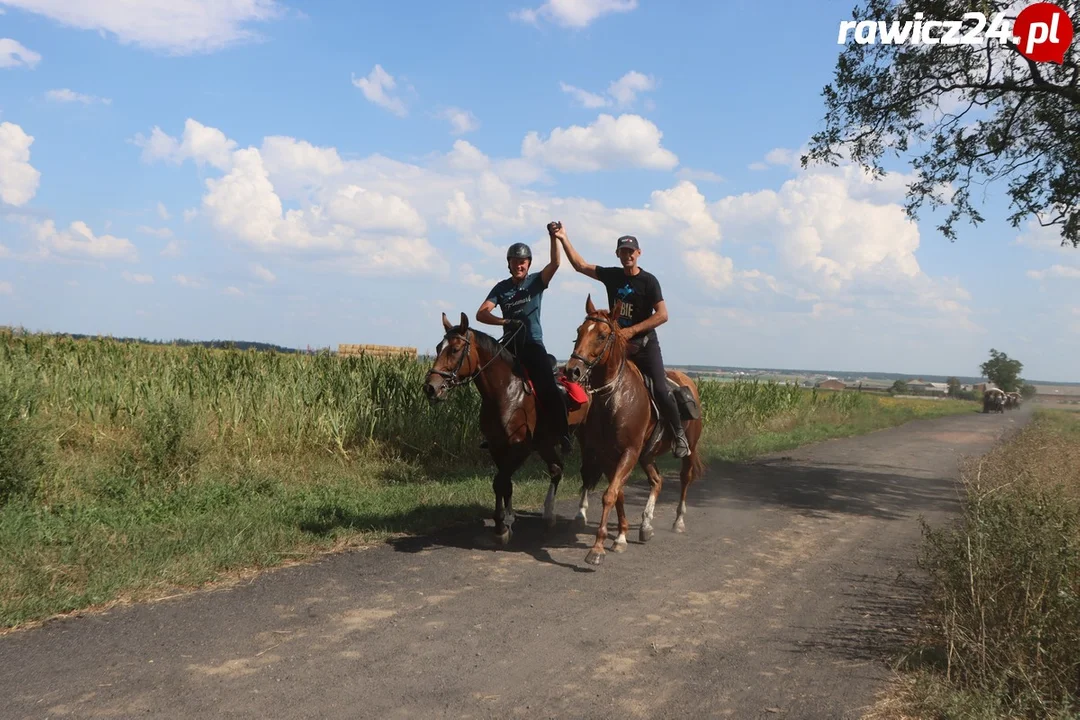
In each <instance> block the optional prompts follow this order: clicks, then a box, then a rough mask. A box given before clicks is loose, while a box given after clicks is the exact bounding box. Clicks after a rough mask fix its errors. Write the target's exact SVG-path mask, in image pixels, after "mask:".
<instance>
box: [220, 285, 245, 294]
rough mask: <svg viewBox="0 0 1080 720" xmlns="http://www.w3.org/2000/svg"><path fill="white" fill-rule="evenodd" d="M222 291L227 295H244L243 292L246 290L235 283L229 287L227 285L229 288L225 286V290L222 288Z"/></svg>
mask: <svg viewBox="0 0 1080 720" xmlns="http://www.w3.org/2000/svg"><path fill="white" fill-rule="evenodd" d="M222 293H224V294H225V295H234V296H240V295H243V294H244V291H243V290H241V289H240V288H238V287H235V286H233V285H230V286H229V287H227V288H225V289H224V290H222Z"/></svg>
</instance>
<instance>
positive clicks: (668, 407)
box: [657, 391, 690, 458]
mask: <svg viewBox="0 0 1080 720" xmlns="http://www.w3.org/2000/svg"><path fill="white" fill-rule="evenodd" d="M664 400H665V401H666V402H663V403H662V404H661V403H657V404H658V405H660V410H661V413H662V414H663V415H664V416H665V417H664V419H665V420H667V423H668V428H669V429H670V430H671V437H672V440H671V454H672V455H674V456H675V457H677V458H684V457H686V456H687V455H689V454H690V441H689V440H688V439H687V438H686V431H685V430H683V426H682V418H681V417H679V406H678V404H676V402H675V396H674V394H672V393H671V392H670V391H669V392H668V393H667V397H666V398H664Z"/></svg>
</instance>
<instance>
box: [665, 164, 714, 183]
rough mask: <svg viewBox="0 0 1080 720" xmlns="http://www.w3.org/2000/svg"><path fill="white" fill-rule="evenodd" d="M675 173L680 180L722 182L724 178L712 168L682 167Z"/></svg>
mask: <svg viewBox="0 0 1080 720" xmlns="http://www.w3.org/2000/svg"><path fill="white" fill-rule="evenodd" d="M675 175H676V176H677V177H678V178H679V179H680V180H689V181H690V182H710V183H722V182H724V178H723V177H721V176H720V175H717V174H716V173H714V172H713V171H712V170H691V169H690V168H685V167H684V168H681V169H680V170H679V171H678V172H677V173H675Z"/></svg>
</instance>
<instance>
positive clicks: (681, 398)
mask: <svg viewBox="0 0 1080 720" xmlns="http://www.w3.org/2000/svg"><path fill="white" fill-rule="evenodd" d="M641 379H642V380H644V381H645V389H646V390H648V391H649V405H650V413H651V415H652V417H653V419H654V420H656V425H655V426H654V427H653V431H652V435H650V436H649V440H648V442H646V443H645V453H651V452H652V451H653V448H655V447H656V446H657V445H658V444H659V442H660V440H661V439H662V438H663V437H664V433H665V432H668V428H667V423H665V422H661V416H660V408H659V407H658V406H657V405H656V391H655V388H654V386H653V381H652V378H651V377H649V376H648V375H646V374H645V373H641ZM664 379H665V380H667V388H666V389H667V391H668V392H671V393H672V394H674V396H675V407H677V408H679V419H681V420H683V421H686V420H697V419H698V418H700V417H701V408H699V407H698V404H697V400H696V399H695V398H694V393H693V391H691V390H690V388H688V387H683V386H682V385H679V384H678V383H677V382H675V381H674V380H672V379H671V377H669V376H667V375H665V376H664Z"/></svg>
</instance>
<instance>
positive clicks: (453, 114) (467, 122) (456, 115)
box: [439, 107, 480, 135]
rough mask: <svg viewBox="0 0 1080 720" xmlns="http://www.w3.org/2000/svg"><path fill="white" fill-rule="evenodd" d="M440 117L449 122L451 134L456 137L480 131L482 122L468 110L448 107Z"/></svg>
mask: <svg viewBox="0 0 1080 720" xmlns="http://www.w3.org/2000/svg"><path fill="white" fill-rule="evenodd" d="M439 117H441V118H443V119H444V120H447V121H449V123H450V132H451V133H453V134H454V135H464V134H465V133H468V132H473V131H474V130H479V129H480V121H479V120H477V119H476V116H475V115H473V114H472V113H471V112H469V111H468V110H462V109H461V108H457V107H448V108H446V109H444V110H443V111H441V112H440V113H439Z"/></svg>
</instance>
